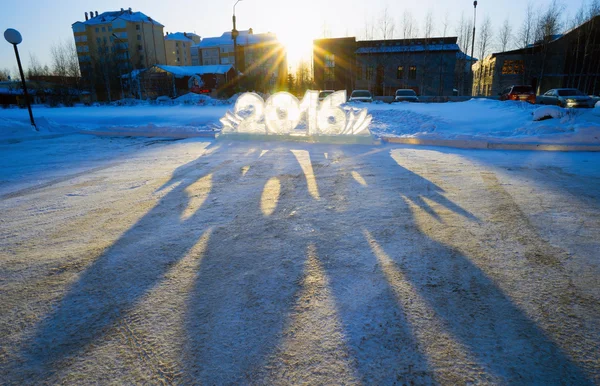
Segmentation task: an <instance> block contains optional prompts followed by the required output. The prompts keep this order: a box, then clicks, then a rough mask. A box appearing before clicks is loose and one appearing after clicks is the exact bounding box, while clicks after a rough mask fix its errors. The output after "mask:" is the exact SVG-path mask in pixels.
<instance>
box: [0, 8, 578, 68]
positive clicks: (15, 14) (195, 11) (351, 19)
mask: <svg viewBox="0 0 600 386" xmlns="http://www.w3.org/2000/svg"><path fill="white" fill-rule="evenodd" d="M584 1H585V0H570V1H569V2H568V3H567V2H565V4H568V7H567V8H566V13H567V14H569V15H571V14H573V13H574V12H575V10H576V9H577V8H579V7H580V6H581V4H582V3H583V2H584ZM532 2H533V4H534V5H535V6H536V7H540V6H544V5H546V4H548V3H550V2H551V0H532ZM3 3H4V4H3V5H2V7H1V10H0V30H1V32H4V30H6V29H7V28H16V29H18V30H19V31H20V32H21V34H22V35H23V43H22V44H21V45H20V46H19V49H20V52H21V56H22V59H23V62H24V66H27V64H28V62H29V53H30V52H31V53H35V54H36V56H37V58H38V59H39V61H40V62H42V63H48V64H49V62H50V47H51V45H52V44H54V43H57V42H59V41H63V40H65V39H72V38H73V36H72V31H71V24H72V23H74V22H76V21H80V20H84V12H86V11H88V12H89V11H92V10H93V11H98V12H99V13H102V12H103V11H108V10H119V9H120V8H129V7H132V8H133V10H134V11H142V12H144V13H145V14H147V15H148V16H150V17H152V18H153V19H155V20H157V21H159V22H160V23H162V24H163V25H165V32H167V31H168V32H177V31H188V32H196V33H197V34H198V35H200V36H202V37H209V36H218V35H221V34H222V33H223V32H224V31H225V30H230V29H231V13H232V6H233V4H234V1H230V0H225V1H224V0H171V1H165V0H130V1H128V2H123V1H115V0H104V1H98V0H95V1H92V0H57V1H52V2H50V1H48V0H19V1H15V2H14V4H17V5H16V6H13V7H10V6H7V5H6V3H9V1H8V0H4V1H3ZM386 5H387V7H388V9H389V11H390V13H391V15H392V16H394V18H395V19H396V24H397V25H399V24H400V19H401V16H402V13H403V11H404V10H405V9H409V10H410V11H411V13H412V14H413V16H414V18H415V19H416V20H417V22H418V23H419V25H422V24H423V21H424V19H425V15H426V13H427V12H428V11H429V10H432V11H433V13H434V19H435V20H436V21H437V22H438V23H440V22H441V21H442V19H443V18H444V17H445V14H446V13H447V14H448V18H449V20H450V28H449V35H454V30H455V27H456V24H457V21H458V19H459V18H460V15H461V13H462V12H464V13H465V16H467V17H472V10H473V1H472V0H418V1H414V0H413V1H407V0H301V1H291V0H243V1H242V2H240V3H239V4H238V5H237V8H236V13H237V16H238V28H239V29H247V28H249V27H252V28H254V31H255V32H267V31H270V32H275V33H277V35H278V36H279V37H280V39H281V40H282V41H283V42H284V43H286V44H288V45H289V46H290V48H289V55H290V60H291V61H292V62H294V61H296V60H297V59H298V58H299V57H300V56H301V55H309V54H310V47H311V41H312V39H313V38H317V37H320V36H321V35H322V33H323V26H324V25H326V29H327V30H329V31H330V32H331V35H332V37H336V36H345V35H346V34H348V35H350V36H355V35H356V36H360V35H361V34H362V33H363V31H364V25H365V20H372V19H373V18H378V17H379V15H380V13H381V11H382V10H383V9H384V8H385V7H386ZM526 6H527V0H479V5H478V7H477V9H478V23H479V22H480V21H481V20H483V18H484V17H485V16H486V15H489V16H491V17H492V19H493V22H494V28H498V27H499V26H500V24H501V23H502V22H503V21H504V19H505V18H506V17H510V18H511V20H512V21H513V25H514V27H515V28H516V27H517V26H518V25H520V24H521V22H522V20H523V14H524V12H525V8H526ZM436 32H437V34H441V30H440V29H438V30H437V31H436ZM0 68H9V69H11V70H12V69H13V68H16V63H15V59H14V53H13V50H12V47H11V46H10V45H9V44H8V43H6V42H5V41H4V40H3V39H2V41H1V42H0Z"/></svg>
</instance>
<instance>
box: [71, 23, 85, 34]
mask: <svg viewBox="0 0 600 386" xmlns="http://www.w3.org/2000/svg"><path fill="white" fill-rule="evenodd" d="M73 32H85V25H83V24H81V23H77V24H75V25H73Z"/></svg>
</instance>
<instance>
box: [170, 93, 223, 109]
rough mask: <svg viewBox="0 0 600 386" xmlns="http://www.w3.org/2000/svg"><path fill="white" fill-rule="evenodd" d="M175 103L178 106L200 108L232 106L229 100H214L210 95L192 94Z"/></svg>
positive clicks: (178, 99)
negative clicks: (196, 106) (197, 106)
mask: <svg viewBox="0 0 600 386" xmlns="http://www.w3.org/2000/svg"><path fill="white" fill-rule="evenodd" d="M174 101H175V103H176V104H183V105H199V106H223V105H230V104H231V102H230V100H229V99H227V100H221V99H214V98H211V97H210V96H208V95H203V94H195V93H192V92H191V93H188V94H185V95H182V96H180V97H179V98H176V99H175V100H174Z"/></svg>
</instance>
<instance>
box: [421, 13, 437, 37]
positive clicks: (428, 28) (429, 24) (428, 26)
mask: <svg viewBox="0 0 600 386" xmlns="http://www.w3.org/2000/svg"><path fill="white" fill-rule="evenodd" d="M423 32H424V37H425V38H426V39H429V38H430V37H432V36H433V32H434V26H433V11H432V10H429V11H427V15H425V24H424V25H423Z"/></svg>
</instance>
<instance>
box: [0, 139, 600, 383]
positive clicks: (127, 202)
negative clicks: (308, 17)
mask: <svg viewBox="0 0 600 386" xmlns="http://www.w3.org/2000/svg"><path fill="white" fill-rule="evenodd" d="M0 153H1V154H2V157H1V158H0V213H1V217H0V304H1V309H2V312H1V313H0V379H1V380H2V383H3V384H15V385H21V384H36V385H37V384H78V385H81V384H159V383H164V384H206V385H213V384H214V385H221V384H235V385H243V384H269V385H279V384H285V385H296V384H303V383H306V384H314V385H316V384H346V385H351V384H372V385H392V384H398V385H402V384H418V385H427V384H448V385H454V384H467V383H479V384H540V385H554V384H570V385H574V384H578V385H584V384H594V383H596V384H598V383H600V306H599V304H600V283H599V281H600V279H599V278H600V266H599V256H600V255H599V253H600V252H599V251H600V166H599V165H600V154H591V153H571V154H565V153H533V152H500V151H494V152H492V151H455V150H448V149H436V148H419V149H414V148H410V147H396V146H380V147H377V146H373V147H371V146H333V145H308V144H286V143H260V142H248V143H227V142H218V141H217V142H212V141H208V142H206V141H200V140H187V141H161V140H149V139H128V138H122V139H116V138H97V137H90V136H66V137H62V138H56V139H47V140H39V141H24V142H19V143H10V144H7V143H4V144H0Z"/></svg>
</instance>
